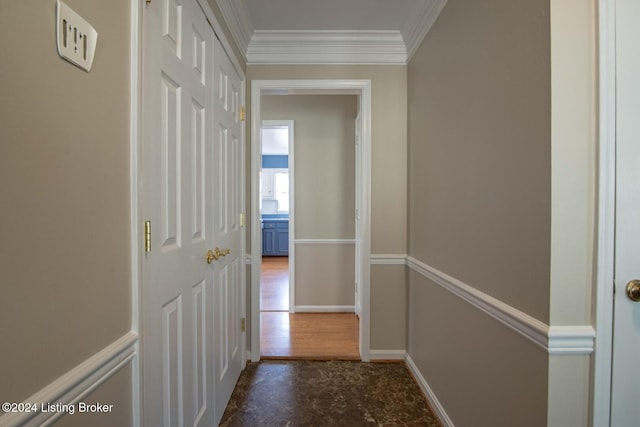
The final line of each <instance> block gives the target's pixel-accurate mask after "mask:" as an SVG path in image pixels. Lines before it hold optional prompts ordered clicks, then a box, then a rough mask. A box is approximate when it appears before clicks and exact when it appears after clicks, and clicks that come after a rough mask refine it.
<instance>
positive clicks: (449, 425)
mask: <svg viewBox="0 0 640 427" xmlns="http://www.w3.org/2000/svg"><path fill="white" fill-rule="evenodd" d="M405 362H406V364H407V367H408V368H409V370H410V371H411V373H412V374H413V376H414V377H415V379H416V381H417V382H418V385H419V386H420V388H421V389H422V392H423V393H424V394H425V396H426V397H427V400H428V401H429V404H430V405H431V409H433V411H434V412H435V413H436V416H437V417H438V419H439V420H440V421H441V422H442V424H443V425H444V426H445V427H455V426H454V425H453V421H451V418H449V415H447V413H446V411H445V410H444V407H443V406H442V404H440V401H439V400H438V398H437V397H436V395H435V393H434V392H433V390H431V387H429V384H428V383H427V380H425V379H424V377H423V376H422V373H421V372H420V370H419V369H418V367H417V366H416V364H415V363H414V362H413V359H412V358H411V356H409V355H408V354H407V357H406V358H405Z"/></svg>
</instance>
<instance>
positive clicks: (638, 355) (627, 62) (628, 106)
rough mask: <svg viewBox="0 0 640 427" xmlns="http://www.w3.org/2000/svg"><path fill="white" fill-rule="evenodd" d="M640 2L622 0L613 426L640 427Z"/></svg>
mask: <svg viewBox="0 0 640 427" xmlns="http://www.w3.org/2000/svg"><path fill="white" fill-rule="evenodd" d="M638 22H640V2H638V1H637V0H618V1H617V2H616V27H617V28H616V45H617V47H616V86H617V87H616V116H617V118H616V120H617V123H616V163H617V164H616V237H615V238H616V247H615V251H616V258H615V298H614V312H615V315H614V333H613V346H614V349H613V372H612V381H613V386H612V400H611V426H613V427H626V426H636V425H638V420H640V405H638V385H639V384H640V370H638V362H639V361H640V302H633V301H632V300H631V299H629V297H628V296H627V294H626V286H627V283H628V282H629V281H630V280H633V279H640V219H639V216H638V212H640V168H639V167H638V165H640V122H639V121H638V117H640V104H639V103H638V100H639V99H640V78H639V77H638V76H640V44H638V40H640V30H639V27H638Z"/></svg>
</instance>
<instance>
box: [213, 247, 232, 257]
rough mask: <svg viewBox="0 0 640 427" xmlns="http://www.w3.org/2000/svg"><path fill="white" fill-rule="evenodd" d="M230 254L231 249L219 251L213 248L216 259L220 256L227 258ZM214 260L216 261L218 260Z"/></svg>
mask: <svg viewBox="0 0 640 427" xmlns="http://www.w3.org/2000/svg"><path fill="white" fill-rule="evenodd" d="M230 253H231V249H223V250H220V248H218V247H216V248H215V254H216V255H217V256H218V258H220V257H221V256H227V255H229V254H230ZM218 258H216V259H218Z"/></svg>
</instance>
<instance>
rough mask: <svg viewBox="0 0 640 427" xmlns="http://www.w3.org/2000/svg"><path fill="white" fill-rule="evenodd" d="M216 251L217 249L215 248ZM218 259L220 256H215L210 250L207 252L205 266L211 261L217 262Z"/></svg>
mask: <svg viewBox="0 0 640 427" xmlns="http://www.w3.org/2000/svg"><path fill="white" fill-rule="evenodd" d="M216 249H218V248H216ZM218 258H220V255H218V254H216V253H215V252H213V251H212V250H211V249H209V250H208V251H207V258H206V260H207V264H211V263H212V262H213V261H217V260H218Z"/></svg>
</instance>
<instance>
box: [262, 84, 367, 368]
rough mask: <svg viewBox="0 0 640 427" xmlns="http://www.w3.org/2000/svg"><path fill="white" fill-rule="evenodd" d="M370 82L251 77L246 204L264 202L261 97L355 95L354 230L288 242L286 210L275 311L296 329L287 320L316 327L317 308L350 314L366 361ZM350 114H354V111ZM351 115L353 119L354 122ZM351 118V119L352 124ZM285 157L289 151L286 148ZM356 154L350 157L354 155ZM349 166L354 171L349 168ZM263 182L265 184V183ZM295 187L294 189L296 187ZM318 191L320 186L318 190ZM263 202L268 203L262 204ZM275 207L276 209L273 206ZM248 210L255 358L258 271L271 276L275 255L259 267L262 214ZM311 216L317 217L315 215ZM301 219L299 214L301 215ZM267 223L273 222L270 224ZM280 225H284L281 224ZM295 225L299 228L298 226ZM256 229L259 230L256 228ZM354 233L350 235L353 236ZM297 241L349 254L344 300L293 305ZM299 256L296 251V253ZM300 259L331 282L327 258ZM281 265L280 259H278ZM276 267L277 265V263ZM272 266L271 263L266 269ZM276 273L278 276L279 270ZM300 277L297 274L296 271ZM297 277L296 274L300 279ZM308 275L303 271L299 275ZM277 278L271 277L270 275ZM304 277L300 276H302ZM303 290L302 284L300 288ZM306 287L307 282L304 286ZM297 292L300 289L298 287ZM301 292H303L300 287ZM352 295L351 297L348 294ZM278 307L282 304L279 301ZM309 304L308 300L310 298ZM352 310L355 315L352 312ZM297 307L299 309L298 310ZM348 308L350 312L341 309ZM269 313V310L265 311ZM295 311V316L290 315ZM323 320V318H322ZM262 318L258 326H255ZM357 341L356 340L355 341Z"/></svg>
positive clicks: (307, 247)
mask: <svg viewBox="0 0 640 427" xmlns="http://www.w3.org/2000/svg"><path fill="white" fill-rule="evenodd" d="M370 92H371V83H370V81H368V80H335V81H334V80H278V81H254V82H252V159H251V160H252V161H251V163H252V165H253V166H252V183H253V184H254V185H252V189H253V191H252V204H253V205H254V206H259V205H260V206H262V207H263V208H264V207H265V203H264V201H263V200H262V191H261V189H260V186H261V185H262V186H263V187H264V186H265V183H264V182H263V180H262V177H261V175H262V173H261V172H263V169H262V154H263V153H262V144H263V143H264V141H263V135H262V127H263V126H262V125H263V123H264V122H263V120H262V118H263V117H265V118H266V117H267V114H266V113H265V115H264V116H263V113H262V111H261V108H262V97H263V96H267V95H355V96H354V97H349V98H352V99H353V100H354V102H355V104H354V105H357V108H356V110H357V116H358V117H357V120H355V119H356V118H355V117H352V118H351V119H352V122H351V123H352V124H351V130H352V132H353V128H354V127H356V126H359V128H358V129H357V130H356V131H355V134H356V135H357V138H355V137H354V138H353V139H354V140H355V141H357V143H358V144H359V145H360V146H359V147H358V148H356V149H353V148H354V147H353V146H352V147H351V148H352V151H353V153H354V154H352V157H351V162H352V163H351V166H350V168H351V169H350V170H351V174H353V175H355V176H353V178H354V179H353V180H352V181H353V182H354V183H355V184H352V185H353V186H357V187H358V188H357V189H354V191H353V192H352V194H351V196H350V200H351V201H352V206H351V214H350V216H349V220H350V221H352V222H353V221H354V220H353V218H354V217H355V222H357V224H356V226H355V231H353V225H352V231H351V234H350V236H349V238H335V237H331V236H329V238H324V237H327V236H319V237H316V236H312V237H313V238H309V236H306V235H304V233H301V235H300V236H299V238H296V239H295V241H294V231H295V230H296V227H295V226H294V223H293V222H294V221H295V215H293V212H292V211H291V210H290V212H289V224H288V227H289V229H290V230H291V232H290V233H289V239H290V244H289V254H288V258H289V262H290V263H289V266H288V267H289V270H290V272H289V278H290V287H289V295H290V298H289V313H286V312H282V311H279V312H278V313H279V314H281V315H285V316H287V317H288V323H287V325H286V326H287V327H288V328H296V329H297V328H298V327H299V326H300V324H297V323H296V324H294V323H295V322H294V321H293V320H292V319H296V321H297V319H302V318H303V317H306V320H304V321H303V322H302V324H305V323H306V324H307V325H309V324H312V325H314V327H317V323H318V322H317V321H314V318H313V316H316V318H318V316H319V315H318V314H317V313H318V312H321V313H322V316H326V315H327V313H336V312H337V313H336V314H335V317H336V318H340V319H341V320H342V319H346V318H347V317H350V321H351V322H355V323H354V325H355V327H353V328H352V329H353V330H354V331H356V333H357V335H356V338H355V340H354V342H357V350H356V351H355V354H356V357H357V358H360V359H361V360H364V361H368V360H369V287H370V286H369V259H370V238H369V234H370V225H369V224H370V214H369V212H370V172H369V171H370V116H371V105H370V102H371V101H370V100H371V93H370ZM354 115H355V114H354ZM354 120H355V122H354ZM354 123H355V124H354ZM289 155H290V156H291V153H289ZM356 156H357V157H358V158H357V159H355V157H356ZM291 166H292V163H290V164H289V167H291ZM354 169H355V170H354ZM289 172H290V173H289V177H290V178H292V177H293V174H292V171H291V170H290V171H289ZM268 185H269V184H266V186H268ZM289 189H290V192H291V194H293V192H294V186H293V183H291V184H290V186H289ZM296 191H298V190H297V189H296ZM320 191H322V189H321V190H320ZM267 205H268V203H267ZM293 207H294V203H290V206H289V208H290V209H293ZM276 210H277V208H276ZM253 212H254V214H253V215H252V229H253V230H258V231H259V232H258V233H252V247H253V248H256V249H260V250H253V251H252V258H251V264H252V274H251V276H252V281H251V319H255V320H256V321H252V322H251V358H252V360H254V361H257V360H259V359H260V357H261V354H263V352H262V351H261V347H262V345H261V337H262V333H261V331H262V328H263V326H265V327H266V326H268V324H267V321H266V320H265V319H264V318H263V320H262V322H260V320H259V319H261V316H262V315H263V313H267V312H266V311H265V310H264V309H263V308H262V305H263V303H267V301H266V299H263V297H265V298H266V295H263V293H262V286H261V284H262V283H264V280H263V278H262V276H263V275H264V276H265V279H267V280H271V279H272V278H271V277H267V275H268V274H269V275H270V274H271V273H267V269H268V268H269V267H274V266H275V264H278V261H275V260H267V258H265V261H266V262H270V263H271V265H270V266H269V267H267V266H266V265H265V270H263V268H262V267H263V257H262V255H263V254H262V251H263V250H264V249H266V248H265V247H264V246H265V243H268V239H270V237H269V236H266V237H265V235H264V232H263V218H262V215H258V214H257V212H258V210H253ZM304 219H305V220H308V219H309V216H307V215H304ZM316 219H317V217H316ZM301 220H302V219H301ZM303 225H304V224H300V227H302V228H304V227H303ZM272 227H273V226H272ZM283 228H284V227H283ZM302 228H301V229H302ZM260 231H262V232H260ZM354 234H355V236H354ZM294 245H298V247H299V248H300V253H301V254H302V253H309V252H313V251H320V252H322V251H324V252H325V253H329V254H337V255H334V257H335V259H336V260H338V263H344V259H345V254H349V255H348V256H347V257H348V258H350V259H351V260H352V261H351V270H352V271H351V277H352V278H353V276H354V275H355V287H354V286H353V285H350V286H347V287H343V290H344V289H348V292H350V293H351V297H350V300H349V303H348V304H342V305H340V304H341V303H337V304H338V305H335V304H336V303H330V302H320V303H318V304H320V305H318V306H313V305H308V304H310V303H308V302H305V301H307V300H306V299H305V298H306V296H305V295H301V296H300V297H299V298H298V299H299V301H298V305H296V295H295V293H296V291H295V290H296V288H297V287H296V286H295V284H294V283H293V281H294V280H295V277H296V275H295V270H296V269H297V268H298V267H296V264H297V260H296V258H297V257H296V255H295V252H296V251H295V250H292V249H293V248H294V247H295V246H294ZM301 256H302V255H301ZM303 259H304V258H301V259H300V262H303V265H301V266H300V268H309V265H307V264H305V263H304V261H303ZM306 259H308V260H309V259H310V260H312V261H311V262H310V265H311V266H315V267H314V268H315V271H316V274H313V275H312V276H315V277H314V279H316V280H317V279H318V278H321V279H326V280H325V282H326V283H330V282H331V275H330V274H327V273H332V272H335V270H336V269H335V268H332V265H335V264H333V263H331V262H316V261H317V259H314V257H306ZM280 264H282V262H280ZM281 268H282V267H281ZM272 269H273V268H272ZM276 269H277V268H276ZM280 277H281V278H282V277H283V275H282V273H280ZM301 277H302V276H301ZM301 277H299V279H300V280H301ZM304 277H305V278H306V277H310V276H309V275H307V274H305V276H304ZM276 280H277V279H276ZM305 281H306V280H305ZM324 286H325V285H324V284H316V285H314V286H312V287H311V289H312V291H313V290H314V289H320V288H322V287H324ZM302 289H305V288H302ZM306 289H307V291H308V289H309V287H307V288H306ZM301 292H302V291H301ZM304 292H306V291H304ZM354 294H355V295H357V297H356V296H354ZM280 304H281V307H280V308H282V303H280ZM311 304H313V303H311ZM356 310H357V312H358V314H359V317H357V316H356V314H354V312H355V311H356ZM300 312H303V313H300ZM347 312H350V313H347ZM271 313H273V312H271ZM292 316H295V317H292ZM326 319H328V318H326ZM338 322H339V320H338ZM261 323H262V326H261ZM322 323H323V324H324V323H327V322H326V320H325V317H322ZM338 328H339V329H344V328H345V327H344V326H342V327H338ZM356 340H357V341H356Z"/></svg>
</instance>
